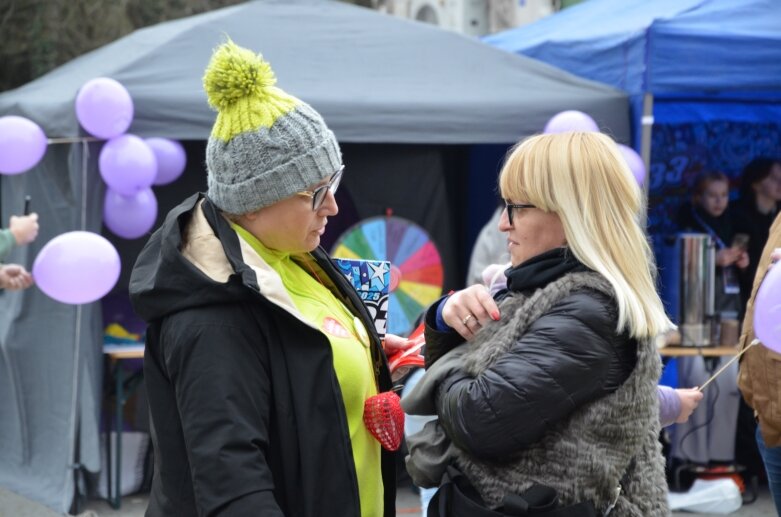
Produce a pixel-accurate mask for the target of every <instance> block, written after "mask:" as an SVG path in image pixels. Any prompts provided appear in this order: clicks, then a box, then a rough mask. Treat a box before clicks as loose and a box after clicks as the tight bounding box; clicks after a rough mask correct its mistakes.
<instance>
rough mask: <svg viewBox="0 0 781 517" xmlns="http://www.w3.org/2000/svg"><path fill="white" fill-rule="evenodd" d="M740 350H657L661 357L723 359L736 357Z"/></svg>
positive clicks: (725, 347) (668, 348)
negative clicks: (731, 356)
mask: <svg viewBox="0 0 781 517" xmlns="http://www.w3.org/2000/svg"><path fill="white" fill-rule="evenodd" d="M738 352H740V350H739V349H738V347H737V345H735V346H666V347H664V348H660V349H659V354H661V355H662V356H663V357H692V356H703V357H723V356H730V355H737V354H738Z"/></svg>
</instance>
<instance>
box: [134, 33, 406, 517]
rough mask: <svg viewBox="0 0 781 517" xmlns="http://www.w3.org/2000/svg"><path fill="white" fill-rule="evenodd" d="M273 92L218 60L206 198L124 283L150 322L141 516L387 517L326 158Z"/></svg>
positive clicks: (365, 340) (236, 57)
mask: <svg viewBox="0 0 781 517" xmlns="http://www.w3.org/2000/svg"><path fill="white" fill-rule="evenodd" d="M274 83H275V78H274V74H273V72H272V71H271V68H270V67H269V64H268V63H267V62H266V61H264V60H263V59H262V58H261V57H260V56H258V55H256V54H254V53H253V52H250V51H249V50H246V49H243V48H240V47H238V46H236V45H235V44H233V43H232V42H228V43H225V44H224V45H222V46H220V47H219V48H218V49H217V50H216V51H215V53H214V56H213V57H212V60H211V62H210V64H209V67H208V68H207V70H206V74H205V76H204V87H205V89H206V93H207V95H208V99H209V103H210V104H211V105H212V107H214V108H215V109H216V110H217V120H216V122H215V124H214V128H213V130H212V134H211V136H210V138H209V142H208V146H207V150H206V164H207V168H208V186H209V189H208V193H207V194H206V195H204V194H196V195H194V196H192V197H190V198H189V199H187V200H185V201H184V202H183V203H182V204H180V205H179V206H178V207H176V208H174V209H173V210H172V211H171V212H170V213H169V214H168V216H167V217H166V219H165V222H164V223H163V225H162V227H161V228H160V229H159V230H157V231H156V232H155V233H154V234H153V235H152V237H151V238H150V240H149V242H148V243H147V244H146V246H145V248H144V249H143V251H142V252H141V254H140V255H139V258H138V261H137V263H136V265H135V267H134V269H133V272H132V275H131V280H130V291H131V298H132V301H133V304H134V307H135V310H136V312H137V313H138V314H139V315H141V316H142V317H143V318H144V319H145V320H146V321H147V322H148V324H149V328H148V331H147V340H146V354H145V360H144V376H145V380H146V386H147V389H148V392H149V405H150V410H151V420H152V441H153V444H154V450H155V475H154V481H153V486H152V493H151V497H150V502H149V508H148V510H147V513H146V515H147V516H170V515H182V516H188V517H189V516H195V515H203V516H216V515H220V516H257V515H263V516H297V517H298V516H301V517H315V516H322V515H334V516H336V515H338V516H348V517H380V516H386V517H390V516H393V515H395V509H394V505H395V485H396V484H395V462H394V458H393V454H392V453H391V452H388V451H386V450H384V449H382V448H381V446H380V443H379V442H378V441H377V439H375V438H374V436H373V435H372V434H371V433H370V432H369V430H368V429H367V427H366V426H365V425H364V422H363V411H364V402H365V401H366V399H368V398H369V397H372V396H373V395H375V394H377V393H378V392H384V391H387V390H389V389H390V388H391V377H390V374H389V372H388V368H387V363H386V358H385V355H384V353H383V344H382V343H381V342H380V340H379V338H378V336H377V333H376V332H375V330H374V325H373V323H372V319H371V317H370V315H369V312H368V311H367V309H366V307H365V306H364V305H363V303H362V302H361V299H360V297H359V296H358V295H357V293H356V292H355V291H354V289H353V288H352V286H351V284H349V283H348V282H347V280H346V278H344V277H343V276H342V275H341V274H340V273H339V272H338V271H337V269H336V268H335V266H334V265H333V264H332V263H331V261H330V260H329V258H328V256H327V255H326V253H325V252H324V251H323V249H322V248H320V247H319V244H320V237H321V236H322V234H323V232H324V231H325V228H326V224H327V222H328V218H329V217H331V216H333V215H336V213H337V211H338V207H337V205H336V200H335V198H334V193H335V192H336V189H337V188H338V186H339V181H340V179H341V177H342V171H343V166H342V160H341V153H340V151H339V145H338V144H337V142H336V139H335V137H334V134H333V133H332V132H331V131H330V130H329V129H328V127H326V125H325V123H324V121H323V119H322V117H321V116H320V115H319V114H318V113H317V112H316V111H315V110H314V109H312V108H311V107H310V106H309V105H307V104H306V103H304V102H302V101H301V100H299V99H297V98H295V97H293V96H291V95H289V94H287V93H285V92H284V91H282V90H281V89H279V88H277V87H276V86H274ZM394 338H395V337H394V336H388V337H386V346H389V345H390V344H393V345H396V346H399V345H400V344H401V343H400V342H402V340H401V339H400V338H395V339H394Z"/></svg>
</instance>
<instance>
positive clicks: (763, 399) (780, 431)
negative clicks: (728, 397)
mask: <svg viewBox="0 0 781 517" xmlns="http://www.w3.org/2000/svg"><path fill="white" fill-rule="evenodd" d="M779 259H781V214H779V215H777V216H776V219H775V222H774V223H773V225H772V227H771V228H770V231H769V232H768V240H767V243H766V244H765V249H764V250H763V252H762V255H761V256H760V258H759V261H758V267H757V273H756V278H755V279H754V285H753V287H752V290H751V297H750V298H749V300H748V305H747V306H746V317H745V318H744V319H743V333H742V334H741V336H740V349H741V350H743V349H744V348H746V347H747V346H748V345H749V344H751V343H752V342H753V341H754V339H755V338H756V336H755V335H754V301H755V300H756V296H757V291H758V290H759V286H760V285H761V283H762V279H763V278H764V277H765V273H766V272H767V270H768V268H770V266H771V264H772V263H773V262H777V261H778V260H779ZM774 267H781V266H778V265H776V266H774ZM779 383H781V355H779V354H777V353H775V352H773V351H772V350H769V349H768V348H765V347H764V346H753V347H751V349H750V350H747V351H746V353H745V354H743V357H741V359H740V375H739V376H738V387H739V388H740V391H741V393H742V394H743V398H744V400H745V401H746V403H747V404H748V405H749V406H750V407H751V408H753V409H754V415H755V416H756V419H757V421H758V426H757V429H756V441H757V446H758V448H759V453H760V456H761V457H762V462H763V463H764V465H765V471H766V473H767V479H768V484H769V486H770V493H771V494H772V496H773V502H774V503H775V505H776V511H777V512H778V515H781V392H779V389H778V386H779Z"/></svg>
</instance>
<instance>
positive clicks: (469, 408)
mask: <svg viewBox="0 0 781 517" xmlns="http://www.w3.org/2000/svg"><path fill="white" fill-rule="evenodd" d="M437 305H438V304H434V306H432V308H431V309H429V311H428V313H427V315H426V331H425V335H426V356H427V363H428V364H429V365H430V364H433V362H434V361H436V360H437V359H438V358H440V357H442V355H444V354H445V353H447V352H448V351H449V350H450V349H452V348H453V347H454V346H456V345H457V344H460V343H462V342H463V338H461V337H460V336H459V335H458V334H457V333H455V332H439V331H437V330H436V329H435V318H436V308H437ZM617 321H618V314H617V307H616V304H615V301H614V300H613V299H612V298H610V297H608V296H606V295H605V294H603V293H601V292H597V291H594V290H591V289H584V290H581V291H577V292H573V293H572V294H571V295H569V296H568V297H566V298H564V299H563V300H562V301H561V302H559V303H558V304H557V305H555V306H554V307H553V308H552V309H551V310H550V311H549V312H548V313H546V314H544V315H543V316H541V317H540V318H539V319H538V320H536V321H535V322H534V323H533V324H532V326H531V327H530V328H529V330H528V331H527V332H526V333H525V334H523V335H522V336H521V337H520V339H519V340H518V341H517V342H516V343H515V345H513V346H512V347H511V349H510V350H509V351H508V352H507V353H505V354H504V356H502V357H501V358H500V359H498V360H497V361H496V363H495V364H494V365H492V366H491V367H489V368H488V369H487V370H486V371H485V372H483V373H482V374H481V375H480V376H478V377H477V378H472V377H469V376H468V375H467V374H466V373H462V374H459V375H456V376H452V377H450V378H449V379H448V380H447V381H445V382H444V383H443V384H442V385H441V386H440V387H439V393H440V398H439V404H438V408H437V412H438V414H439V421H440V423H441V424H442V426H443V427H444V428H445V430H446V432H447V435H448V437H449V438H450V439H451V440H452V441H453V443H454V444H455V445H457V446H458V447H459V448H461V449H463V450H465V451H467V452H468V453H470V454H471V455H473V456H475V457H477V458H481V459H504V458H506V457H507V455H508V454H511V453H513V452H515V451H517V450H519V448H525V447H528V446H530V445H532V444H534V443H535V442H537V441H538V440H539V439H540V438H541V437H542V436H543V435H544V434H545V433H546V432H547V431H548V430H549V429H551V428H552V427H553V426H554V424H556V423H557V422H559V421H561V420H563V419H565V418H567V417H568V416H569V415H570V414H572V412H573V411H574V410H575V409H577V408H578V407H580V406H582V405H583V404H585V403H587V402H590V401H593V400H596V399H598V398H600V397H602V396H604V395H606V394H608V393H612V392H613V391H615V390H616V389H618V387H619V386H621V384H623V382H624V381H625V380H626V379H627V378H628V377H629V375H630V373H631V372H632V369H633V368H634V366H635V364H636V360H637V342H636V341H635V340H634V339H631V338H630V337H629V336H628V335H627V334H626V333H624V334H620V335H619V334H617V333H616V324H617ZM508 429H512V430H513V431H512V432H509V433H508V432H507V430H508Z"/></svg>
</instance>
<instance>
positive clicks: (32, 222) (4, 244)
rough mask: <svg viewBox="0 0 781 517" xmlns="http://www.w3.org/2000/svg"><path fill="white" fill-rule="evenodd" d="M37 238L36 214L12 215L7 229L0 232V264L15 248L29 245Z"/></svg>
mask: <svg viewBox="0 0 781 517" xmlns="http://www.w3.org/2000/svg"><path fill="white" fill-rule="evenodd" d="M36 237H38V214H36V213H32V214H30V215H22V216H17V215H12V216H11V220H10V222H9V224H8V228H5V229H3V230H2V231H0V262H2V261H4V260H5V258H6V257H7V256H8V254H9V253H11V250H12V249H14V247H15V246H24V245H25V244H30V243H31V242H33V241H34V240H35V238H36Z"/></svg>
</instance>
